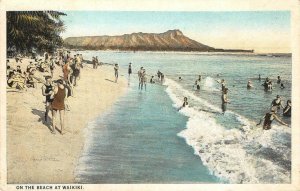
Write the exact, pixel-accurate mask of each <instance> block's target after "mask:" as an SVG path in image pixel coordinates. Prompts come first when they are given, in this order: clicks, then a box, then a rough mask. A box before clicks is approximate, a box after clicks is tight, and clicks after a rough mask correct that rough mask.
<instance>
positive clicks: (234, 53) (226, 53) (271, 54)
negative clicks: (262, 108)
mask: <svg viewBox="0 0 300 191" xmlns="http://www.w3.org/2000/svg"><path fill="white" fill-rule="evenodd" d="M64 48H65V49H68V48H67V47H64ZM70 50H71V51H74V52H78V51H83V52H84V51H103V52H119V53H122V52H124V53H125V52H127V53H139V52H143V53H150V54H151V53H162V54H198V55H250V56H267V57H291V56H292V53H255V52H253V53H252V52H200V51H159V50H157V51H146V50H137V51H132V50H117V49H114V50H113V49H106V50H94V49H70Z"/></svg>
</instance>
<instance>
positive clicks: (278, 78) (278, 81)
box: [277, 76, 281, 84]
mask: <svg viewBox="0 0 300 191" xmlns="http://www.w3.org/2000/svg"><path fill="white" fill-rule="evenodd" d="M280 83H281V78H280V76H277V84H280Z"/></svg>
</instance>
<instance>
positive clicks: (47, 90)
mask: <svg viewBox="0 0 300 191" xmlns="http://www.w3.org/2000/svg"><path fill="white" fill-rule="evenodd" d="M45 80H46V83H45V84H44V85H43V86H42V94H43V96H46V102H45V103H46V112H45V122H47V119H48V113H49V110H50V107H51V104H52V102H53V97H52V94H53V85H52V78H51V76H46V77H45Z"/></svg>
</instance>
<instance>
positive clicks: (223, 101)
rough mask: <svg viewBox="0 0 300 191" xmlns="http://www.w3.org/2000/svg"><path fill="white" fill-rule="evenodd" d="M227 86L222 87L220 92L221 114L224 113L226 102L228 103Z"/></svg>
mask: <svg viewBox="0 0 300 191" xmlns="http://www.w3.org/2000/svg"><path fill="white" fill-rule="evenodd" d="M227 93H228V88H224V91H223V92H222V97H221V99H222V112H223V114H224V113H225V111H226V110H227V103H230V102H229V100H228V95H227Z"/></svg>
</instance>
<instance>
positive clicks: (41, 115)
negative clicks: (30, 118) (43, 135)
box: [31, 109, 51, 131]
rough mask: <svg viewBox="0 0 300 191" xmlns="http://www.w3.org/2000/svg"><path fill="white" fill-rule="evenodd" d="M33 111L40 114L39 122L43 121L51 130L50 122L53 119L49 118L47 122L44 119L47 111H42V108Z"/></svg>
mask: <svg viewBox="0 0 300 191" xmlns="http://www.w3.org/2000/svg"><path fill="white" fill-rule="evenodd" d="M31 113H33V114H34V115H37V116H39V117H40V118H39V120H38V121H39V122H41V121H42V122H43V124H44V125H45V126H46V127H47V128H48V129H49V131H51V126H50V123H51V120H50V119H48V121H47V122H45V121H44V117H45V112H44V111H41V110H37V109H32V111H31Z"/></svg>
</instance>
